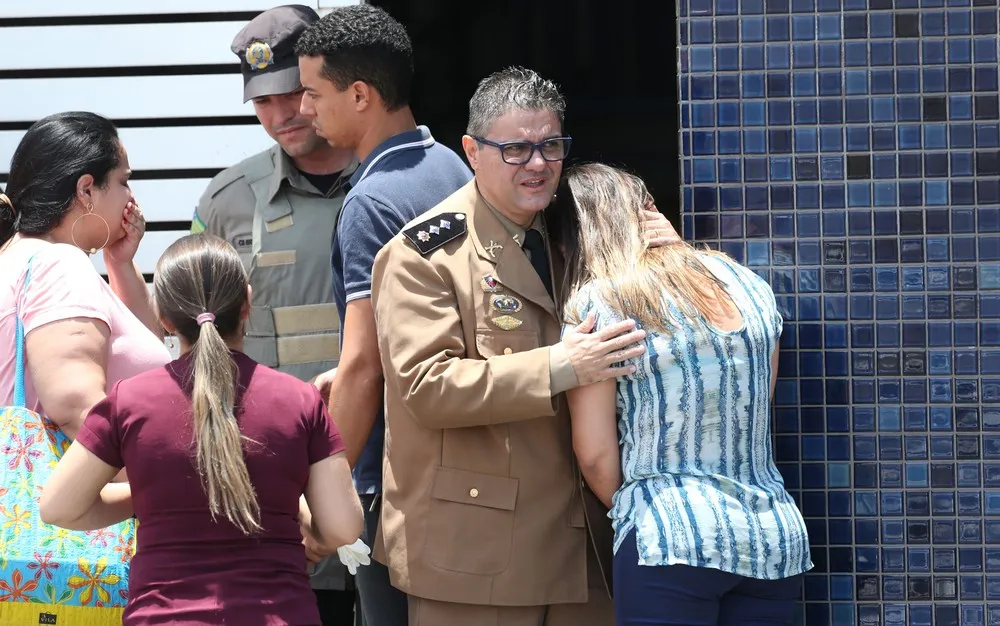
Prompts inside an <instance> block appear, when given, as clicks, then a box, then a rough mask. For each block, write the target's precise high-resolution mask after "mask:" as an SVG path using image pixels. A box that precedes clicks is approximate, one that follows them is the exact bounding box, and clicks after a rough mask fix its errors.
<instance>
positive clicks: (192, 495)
mask: <svg viewBox="0 0 1000 626" xmlns="http://www.w3.org/2000/svg"><path fill="white" fill-rule="evenodd" d="M154 290H155V294H156V303H157V307H158V308H159V311H160V314H161V316H162V318H161V321H162V324H163V326H164V327H165V328H166V329H167V330H169V331H172V332H176V333H177V336H178V337H179V339H180V344H181V352H182V354H181V357H180V358H179V359H178V360H176V361H173V362H172V363H169V364H168V365H167V366H166V367H162V368H158V369H156V370H153V371H149V372H146V373H144V374H139V375H138V376H135V377H134V378H130V379H127V380H123V381H121V382H119V383H118V384H116V385H115V387H114V388H113V389H112V390H111V392H110V393H109V394H108V397H107V398H106V399H105V400H103V401H101V402H100V403H99V404H98V405H97V406H96V407H94V409H93V410H92V411H91V412H90V414H89V415H88V416H87V418H86V421H85V422H84V424H83V427H82V428H81V429H80V431H79V433H78V435H77V438H76V441H75V442H74V443H73V445H72V446H70V448H69V450H67V452H66V455H65V456H64V457H63V459H62V460H61V461H60V462H59V465H58V466H57V467H56V469H55V471H54V472H53V474H52V477H51V478H50V480H49V482H48V483H47V484H46V485H45V489H44V490H43V492H42V498H41V516H42V520H43V521H45V522H47V523H51V524H56V525H59V526H63V527H66V528H72V529H78V530H89V529H95V528H101V527H104V526H108V525H110V524H114V523H117V522H120V521H122V520H123V519H125V518H127V517H128V516H129V515H131V514H132V512H133V510H134V511H135V514H136V516H137V517H138V518H139V522H140V524H139V529H138V542H137V543H138V546H137V550H136V556H135V558H134V559H133V560H132V570H131V573H130V577H129V602H128V606H127V607H126V609H125V614H124V620H123V623H124V624H125V626H140V625H142V626H151V625H154V624H171V625H173V626H194V625H199V626H200V625H208V624H212V625H215V624H240V625H244V624H245V625H247V626H263V625H274V626H277V625H279V624H281V625H284V624H289V625H294V626H316V625H318V624H320V618H319V612H318V610H317V608H316V602H315V597H314V596H313V592H312V590H311V589H310V586H309V578H308V576H307V574H306V554H305V549H304V547H303V545H302V537H301V535H300V532H301V533H304V534H306V535H307V536H309V537H310V538H311V539H313V540H315V541H317V542H319V543H320V545H321V546H344V545H346V544H351V543H352V542H354V541H356V540H357V539H358V536H359V535H360V533H361V527H362V520H363V517H362V512H361V503H360V501H359V500H358V495H357V493H356V492H355V490H354V485H353V483H352V481H351V471H350V467H349V466H348V464H347V459H346V458H345V456H344V446H343V443H341V441H340V435H339V434H338V432H337V428H336V426H335V425H334V424H333V420H331V419H330V416H329V414H328V413H327V411H326V407H325V405H324V403H323V400H322V398H321V397H320V394H319V391H317V390H316V388H315V387H313V386H312V385H310V384H309V383H305V382H302V381H300V380H298V379H296V378H294V377H292V376H289V375H287V374H283V373H280V372H278V371H275V370H272V369H269V368H267V367H264V366H263V365H259V364H258V363H256V362H254V361H253V360H252V359H250V358H249V357H247V356H246V355H244V354H243V353H242V352H240V350H241V348H242V346H243V327H244V323H245V321H246V319H247V317H248V316H249V314H250V287H249V285H248V282H247V275H246V272H245V270H244V269H243V264H242V262H241V261H240V257H239V254H237V252H236V250H235V249H234V248H233V247H232V246H231V245H229V244H228V243H226V242H225V241H223V240H222V239H219V238H218V237H215V236H212V235H205V234H202V235H189V236H187V237H184V238H182V239H180V240H178V241H177V242H175V243H174V244H173V245H172V246H170V248H168V249H167V251H166V252H165V253H164V254H163V257H162V258H161V259H160V262H159V264H158V266H157V272H156V279H155V284H154ZM122 467H124V468H126V469H127V471H128V475H129V481H130V484H131V498H130V497H129V493H128V490H129V488H128V486H126V485H121V484H112V485H107V482H108V480H109V479H110V478H111V477H112V476H114V475H115V473H116V472H118V471H119V469H120V468H122ZM303 494H304V495H305V498H304V502H300V497H301V496H302V495H303Z"/></svg>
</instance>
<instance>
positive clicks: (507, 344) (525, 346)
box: [476, 330, 538, 357]
mask: <svg viewBox="0 0 1000 626" xmlns="http://www.w3.org/2000/svg"><path fill="white" fill-rule="evenodd" d="M537 347H538V333H536V332H534V331H530V330H477V331H476V350H477V351H479V354H480V355H481V356H484V357H490V356H497V355H502V354H514V353H516V352H527V351H528V350H534V349H535V348H537Z"/></svg>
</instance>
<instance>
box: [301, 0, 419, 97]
mask: <svg viewBox="0 0 1000 626" xmlns="http://www.w3.org/2000/svg"><path fill="white" fill-rule="evenodd" d="M295 53H296V54H298V55H299V56H307V57H318V56H321V57H323V76H324V77H325V78H327V79H329V80H330V82H332V83H333V84H334V85H336V87H337V89H339V90H341V91H343V90H344V89H347V87H348V86H349V85H350V84H351V83H353V82H355V81H361V82H364V83H367V84H368V85H371V87H372V88H373V89H375V91H377V92H378V94H379V96H380V97H381V98H382V102H383V103H385V108H386V109H387V110H388V111H396V110H398V109H401V108H402V107H404V106H407V105H408V104H409V103H410V86H411V84H412V82H413V46H412V45H411V44H410V36H409V35H408V34H407V33H406V29H405V28H403V25H402V24H400V23H399V22H397V21H396V20H395V19H393V17H392V16H391V15H389V14H388V13H387V12H386V11H385V10H383V9H380V8H378V7H374V6H372V5H370V4H357V5H352V6H346V7H341V8H337V9H334V10H333V11H331V12H330V13H328V14H327V15H325V16H324V17H323V18H322V19H321V20H319V21H318V22H316V23H315V24H313V25H312V26H310V27H309V28H308V29H307V30H306V31H305V32H304V33H302V36H301V37H299V40H298V42H297V43H296V44H295Z"/></svg>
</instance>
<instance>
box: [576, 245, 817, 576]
mask: <svg viewBox="0 0 1000 626" xmlns="http://www.w3.org/2000/svg"><path fill="white" fill-rule="evenodd" d="M703 261H704V263H705V265H706V266H707V267H708V268H709V269H710V270H711V271H712V272H713V273H714V274H715V275H716V276H717V277H718V278H719V279H721V280H722V281H723V282H724V283H725V284H726V287H727V291H728V293H729V295H730V297H731V298H732V299H733V301H734V303H735V304H736V306H737V307H738V308H739V310H740V312H741V313H742V315H743V326H742V327H741V328H740V329H738V330H734V331H731V332H726V331H722V330H719V329H717V328H714V327H712V326H710V325H709V324H707V323H705V322H704V321H702V322H701V323H697V324H692V323H684V324H683V325H682V327H680V328H678V329H676V330H675V331H674V332H673V333H670V334H664V333H658V332H655V331H653V332H648V334H647V336H646V352H645V353H644V354H643V355H642V356H641V357H639V358H638V359H636V361H635V364H636V366H637V370H636V372H635V373H634V374H632V375H630V376H626V377H623V378H620V379H619V380H618V386H617V407H618V409H617V410H618V433H619V436H620V440H619V444H620V447H621V459H622V478H623V484H622V487H621V488H620V489H619V490H618V492H617V493H615V495H614V498H613V501H612V509H611V512H610V514H609V517H611V519H612V520H613V523H614V528H615V551H616V552H617V550H618V548H619V546H621V543H622V541H623V540H624V539H625V537H626V536H628V534H629V533H630V532H631V531H632V529H633V528H634V529H635V530H636V541H637V544H638V552H639V562H640V564H641V565H674V564H684V565H692V566H697V567H712V568H716V569H719V570H722V571H725V572H730V573H733V574H738V575H740V576H747V577H750V578H761V579H778V578H786V577H789V576H794V575H796V574H800V573H802V572H804V571H807V570H809V569H811V568H812V561H811V560H810V557H809V540H808V537H807V534H806V527H805V522H804V521H803V519H802V515H801V513H800V512H799V510H798V507H796V505H795V503H794V502H793V501H792V498H791V497H790V496H789V495H788V492H787V491H785V486H784V482H783V481H782V478H781V475H780V474H779V473H778V470H777V468H776V467H775V465H774V461H773V457H772V451H771V429H770V403H771V393H770V384H771V371H772V368H771V354H772V353H773V351H774V349H775V347H776V346H777V342H778V338H779V337H780V336H781V328H782V320H781V315H780V314H779V313H778V310H777V307H776V304H775V300H774V294H773V293H772V291H771V288H770V286H769V285H768V284H767V283H766V282H765V281H764V280H763V279H761V278H760V277H758V276H757V275H756V274H754V273H753V272H751V271H750V270H748V269H746V268H744V267H742V266H740V265H738V264H736V263H734V262H730V261H724V260H721V259H719V258H718V257H714V256H709V255H704V256H703ZM596 293H597V292H596V290H594V289H592V288H589V287H585V288H584V289H582V290H581V291H580V293H579V294H578V296H577V299H575V300H574V304H573V306H574V307H575V308H576V310H577V312H579V313H580V314H581V316H585V315H586V314H587V313H588V311H590V310H593V311H594V312H595V313H596V315H597V324H598V328H600V327H602V326H607V325H609V324H612V323H614V322H617V321H620V320H621V319H622V317H621V315H620V314H618V313H616V312H614V311H613V310H612V309H611V308H610V307H609V306H608V305H607V304H605V303H604V302H601V301H600V299H599V298H598V297H597V295H596ZM665 305H666V306H668V307H670V308H671V310H673V311H675V319H683V318H681V317H680V314H679V312H677V310H676V307H675V305H674V304H673V303H672V301H671V298H670V297H669V296H665Z"/></svg>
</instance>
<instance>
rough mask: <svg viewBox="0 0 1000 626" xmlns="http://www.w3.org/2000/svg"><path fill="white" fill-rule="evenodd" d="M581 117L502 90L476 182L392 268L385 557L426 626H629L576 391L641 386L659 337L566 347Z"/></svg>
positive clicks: (508, 82)
mask: <svg viewBox="0 0 1000 626" xmlns="http://www.w3.org/2000/svg"><path fill="white" fill-rule="evenodd" d="M564 109H565V102H564V100H563V97H562V96H561V95H560V93H559V91H558V89H557V88H556V86H555V85H554V84H553V83H551V82H550V81H547V80H544V79H543V78H541V77H539V76H538V75H537V74H536V73H534V72H532V71H529V70H524V69H520V68H511V69H508V70H504V71H502V72H499V73H497V74H494V75H492V76H490V77H488V78H486V79H485V80H484V81H483V82H482V83H480V85H479V88H478V89H477V91H476V93H475V95H474V96H473V98H472V100H471V102H470V105H469V110H470V111H469V118H470V119H469V134H468V135H467V136H466V137H464V138H463V145H464V148H465V153H466V156H467V158H468V160H469V163H470V165H471V166H472V169H473V170H474V171H475V178H474V179H473V181H472V182H470V183H468V184H467V185H465V186H464V187H463V188H462V189H460V190H459V191H457V192H456V193H455V194H453V195H452V196H450V197H449V198H448V199H447V200H445V201H444V202H442V203H441V204H439V205H438V206H437V207H435V208H434V209H432V210H431V211H429V212H428V213H425V214H424V215H422V216H421V217H419V218H418V219H417V220H416V221H414V222H412V223H410V224H409V225H408V226H407V227H406V228H404V230H403V232H402V233H401V234H400V235H399V236H397V237H396V238H395V239H393V240H392V241H391V242H390V243H389V244H388V245H386V246H385V248H383V249H382V251H381V252H380V254H379V255H378V257H377V258H376V262H375V268H374V285H373V299H374V304H375V311H376V318H377V326H378V336H379V346H380V350H381V355H382V363H383V370H384V372H385V381H386V439H385V451H386V457H385V464H384V470H383V506H382V526H381V535H382V536H381V542H380V541H376V546H375V547H374V551H375V556H376V558H379V559H387V564H388V567H389V571H390V576H391V580H392V583H393V585H394V586H396V587H398V588H399V589H402V590H403V591H405V592H406V593H407V594H409V603H408V604H409V613H410V615H409V617H410V626H452V625H454V626H486V625H489V626H520V625H529V624H530V625H531V626H541V625H542V624H545V625H546V626H560V625H564V624H565V625H567V626H569V625H571V624H572V625H574V626H578V625H588V624H594V625H606V626H610V625H611V624H613V623H614V616H613V613H612V611H611V602H610V598H609V595H608V592H607V590H606V588H605V587H604V584H603V581H602V577H601V573H600V571H599V569H598V567H597V564H596V560H595V557H594V551H593V550H592V549H590V548H589V547H588V546H589V545H590V542H589V541H588V533H587V530H586V517H585V514H584V507H583V504H582V500H583V496H584V494H583V490H582V484H583V483H582V480H581V477H580V474H579V471H578V469H577V467H576V465H575V462H574V456H573V448H572V442H571V437H570V422H569V417H568V414H567V412H566V406H565V401H564V399H563V396H562V392H564V391H566V390H567V389H570V388H572V387H575V386H577V385H585V384H590V383H593V382H595V381H598V380H604V379H607V378H611V377H615V376H618V375H622V374H624V373H626V372H628V371H630V368H625V367H622V368H614V367H612V364H614V363H617V362H620V361H624V360H626V359H629V358H631V357H633V356H636V355H638V354H641V353H642V350H643V347H642V346H641V345H636V342H637V341H639V340H640V339H641V338H642V337H643V336H644V333H643V332H642V331H638V330H634V324H633V322H631V321H626V322H622V323H621V324H619V325H618V326H616V327H614V328H608V329H606V330H604V331H601V332H597V333H592V334H588V333H587V332H586V331H589V330H591V328H592V326H588V322H584V324H583V325H582V326H581V327H580V328H577V329H576V331H571V332H568V333H567V334H566V336H565V337H564V338H563V339H562V341H560V316H559V314H558V303H557V302H555V301H554V299H553V296H552V293H553V290H552V284H553V280H555V281H556V284H558V280H559V279H560V277H561V275H562V265H561V261H560V258H559V255H558V253H557V251H555V252H556V253H553V252H554V251H553V250H550V249H549V247H548V237H547V236H546V234H545V224H544V222H543V220H542V212H543V210H544V209H545V208H546V206H548V204H549V203H550V201H551V199H552V196H553V194H554V193H555V190H556V185H557V184H558V181H559V176H560V173H561V171H562V160H563V158H564V157H565V156H566V154H567V151H568V149H569V144H570V140H569V138H568V137H565V136H564V135H563V132H562V120H563V113H564ZM664 222H665V220H664ZM589 323H590V324H592V320H591V321H590V322H589ZM595 522H596V523H597V524H605V525H609V524H610V522H609V520H607V519H596V520H595Z"/></svg>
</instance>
